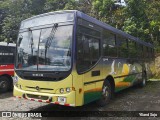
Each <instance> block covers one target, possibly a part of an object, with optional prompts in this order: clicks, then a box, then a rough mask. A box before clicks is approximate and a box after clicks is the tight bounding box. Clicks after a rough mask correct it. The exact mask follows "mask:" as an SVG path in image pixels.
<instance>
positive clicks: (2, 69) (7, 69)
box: [0, 64, 14, 76]
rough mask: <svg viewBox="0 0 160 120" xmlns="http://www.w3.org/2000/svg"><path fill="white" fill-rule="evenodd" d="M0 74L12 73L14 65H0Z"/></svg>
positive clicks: (11, 74)
mask: <svg viewBox="0 0 160 120" xmlns="http://www.w3.org/2000/svg"><path fill="white" fill-rule="evenodd" d="M0 75H10V76H13V75H14V65H13V64H9V65H0Z"/></svg>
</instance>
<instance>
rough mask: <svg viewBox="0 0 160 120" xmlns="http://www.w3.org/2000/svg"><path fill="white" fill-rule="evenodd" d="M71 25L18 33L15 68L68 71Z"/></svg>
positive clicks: (69, 65)
mask: <svg viewBox="0 0 160 120" xmlns="http://www.w3.org/2000/svg"><path fill="white" fill-rule="evenodd" d="M72 29H73V26H72V25H67V26H56V27H55V26H53V27H50V28H43V29H40V30H33V31H27V32H23V33H20V35H19V36H20V41H19V42H18V48H17V54H18V55H17V64H16V67H17V69H21V70H31V71H32V70H34V71H36V70H38V71H68V70H70V68H71V42H72V41H71V39H72Z"/></svg>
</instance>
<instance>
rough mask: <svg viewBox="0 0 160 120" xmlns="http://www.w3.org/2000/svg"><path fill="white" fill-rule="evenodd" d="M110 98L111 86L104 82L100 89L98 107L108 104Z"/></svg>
mask: <svg viewBox="0 0 160 120" xmlns="http://www.w3.org/2000/svg"><path fill="white" fill-rule="evenodd" d="M111 96H112V90H111V84H110V83H109V81H105V82H104V85H103V88H102V96H101V99H100V100H99V101H98V105H99V106H101V107H103V106H105V105H106V104H108V103H109V101H110V100H111Z"/></svg>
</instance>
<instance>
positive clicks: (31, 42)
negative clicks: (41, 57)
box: [28, 28, 34, 56]
mask: <svg viewBox="0 0 160 120" xmlns="http://www.w3.org/2000/svg"><path fill="white" fill-rule="evenodd" d="M28 31H29V33H30V34H29V38H30V40H29V42H30V46H31V55H32V56H33V45H34V43H33V33H32V30H31V29H30V28H28Z"/></svg>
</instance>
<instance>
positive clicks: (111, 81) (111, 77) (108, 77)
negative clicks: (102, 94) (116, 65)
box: [104, 75, 115, 94]
mask: <svg viewBox="0 0 160 120" xmlns="http://www.w3.org/2000/svg"><path fill="white" fill-rule="evenodd" d="M105 81H108V82H109V83H110V85H111V90H112V94H114V92H115V81H114V78H113V76H111V75H108V76H107V77H106V78H105V80H104V83H105Z"/></svg>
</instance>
